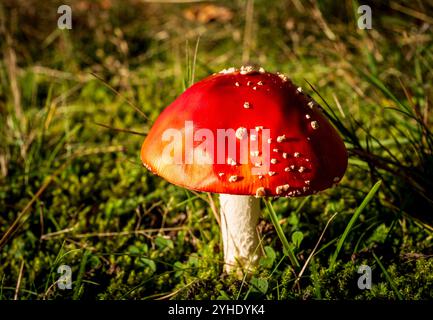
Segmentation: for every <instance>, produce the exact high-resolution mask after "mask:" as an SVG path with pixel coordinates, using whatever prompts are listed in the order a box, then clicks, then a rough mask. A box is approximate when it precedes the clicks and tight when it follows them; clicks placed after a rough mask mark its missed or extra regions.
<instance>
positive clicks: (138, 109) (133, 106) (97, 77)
mask: <svg viewBox="0 0 433 320" xmlns="http://www.w3.org/2000/svg"><path fill="white" fill-rule="evenodd" d="M90 74H91V75H92V76H94V77H95V78H96V79H98V80H99V81H101V82H102V83H103V84H104V85H105V86H106V87H107V88H108V89H110V90H111V91H113V92H114V93H115V94H117V95H118V96H119V97H121V98H122V100H123V101H125V102H126V103H127V104H129V105H130V106H131V107H132V108H133V109H134V110H135V111H137V112H138V113H139V114H141V115H142V116H143V118H144V119H146V120H148V121H150V119H149V117H148V116H146V114H145V113H144V112H143V110H141V109H140V108H139V107H137V106H136V105H135V104H133V103H132V102H131V101H130V100H129V99H127V98H125V97H124V96H123V95H122V94H120V92H119V91H117V90H116V89H114V88H113V87H112V86H111V85H110V84H109V83H108V82H107V81H105V80H104V79H102V78H101V77H100V76H98V75H97V74H96V73H93V72H91V73H90Z"/></svg>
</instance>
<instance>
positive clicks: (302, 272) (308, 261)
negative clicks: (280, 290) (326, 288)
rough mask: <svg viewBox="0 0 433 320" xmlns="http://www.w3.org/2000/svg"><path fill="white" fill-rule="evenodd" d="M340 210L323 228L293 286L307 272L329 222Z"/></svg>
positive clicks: (332, 218)
mask: <svg viewBox="0 0 433 320" xmlns="http://www.w3.org/2000/svg"><path fill="white" fill-rule="evenodd" d="M337 214H338V212H336V213H334V215H333V216H332V217H331V218H329V220H328V222H326V225H325V228H323V231H322V234H321V235H320V237H319V240H317V243H316V245H315V246H314V248H313V250H312V251H311V253H310V255H309V256H308V258H307V260H306V261H305V263H304V266H303V267H302V269H301V271H300V272H299V274H298V277H297V278H296V280H295V283H294V285H293V288H294V287H295V286H296V285H297V284H298V282H299V280H301V277H302V275H303V274H304V272H305V269H307V266H308V264H309V263H310V260H311V259H312V258H313V256H314V254H315V253H316V250H317V248H318V247H319V244H320V242H321V241H322V239H323V236H324V235H325V232H326V230H327V229H328V226H329V224H330V223H331V221H332V220H334V218H335V217H336V216H337Z"/></svg>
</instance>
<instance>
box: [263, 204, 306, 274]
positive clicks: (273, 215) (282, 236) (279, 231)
mask: <svg viewBox="0 0 433 320" xmlns="http://www.w3.org/2000/svg"><path fill="white" fill-rule="evenodd" d="M263 200H264V202H265V205H266V208H268V211H269V216H270V217H271V220H272V224H273V225H274V228H275V231H277V234H278V237H279V238H280V240H281V242H282V243H283V247H284V251H285V253H284V254H285V255H287V256H288V257H289V259H290V262H291V263H292V265H293V266H294V267H296V268H299V267H300V265H299V262H298V259H296V256H295V254H294V253H293V250H292V247H291V246H290V244H289V241H287V238H286V236H285V234H284V232H283V229H282V228H281V226H280V224H279V223H278V217H277V214H276V213H275V210H274V208H273V207H272V204H271V203H270V202H269V200H268V199H263Z"/></svg>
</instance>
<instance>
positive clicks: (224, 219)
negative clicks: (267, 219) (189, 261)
mask: <svg viewBox="0 0 433 320" xmlns="http://www.w3.org/2000/svg"><path fill="white" fill-rule="evenodd" d="M219 197H220V206H221V210H220V213H221V214H220V215H221V232H222V238H223V243H224V262H225V267H224V269H225V271H226V272H228V273H230V272H232V271H236V270H239V269H238V268H239V267H241V268H242V269H243V270H244V271H247V272H248V270H251V269H252V268H253V267H254V266H255V265H256V264H257V262H258V260H259V257H260V255H261V248H259V237H258V234H257V229H256V227H257V222H258V220H259V215H260V199H257V198H255V197H251V196H239V195H230V194H220V196H219Z"/></svg>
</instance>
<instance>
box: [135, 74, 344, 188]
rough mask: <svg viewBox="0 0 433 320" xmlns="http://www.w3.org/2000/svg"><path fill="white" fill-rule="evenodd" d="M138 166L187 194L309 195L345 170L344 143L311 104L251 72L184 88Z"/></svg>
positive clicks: (287, 84) (274, 78)
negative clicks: (191, 191) (190, 191)
mask: <svg viewBox="0 0 433 320" xmlns="http://www.w3.org/2000/svg"><path fill="white" fill-rule="evenodd" d="M224 132H225V134H226V135H225V136H224V134H223V133H224ZM233 135H234V137H233ZM230 139H231V140H230ZM229 140H230V141H231V143H232V144H230V141H229ZM229 146H231V147H234V148H235V154H233V153H230V152H232V151H233V148H231V149H229ZM141 159H142V161H143V164H144V165H145V166H146V167H147V168H148V169H149V170H151V171H152V172H153V173H155V174H157V175H159V176H161V177H163V178H164V179H166V180H167V181H169V182H171V183H173V184H176V185H179V186H182V187H186V188H188V189H192V190H198V191H207V192H215V193H227V194H239V195H256V196H265V195H266V196H304V195H308V194H312V193H315V192H317V191H320V190H324V189H327V188H329V187H331V186H332V185H333V184H335V183H337V182H339V181H340V180H341V178H342V177H343V175H344V172H345V171H346V167H347V151H346V148H345V146H344V143H343V141H342V139H341V138H340V136H339V135H338V133H337V131H336V130H335V129H334V128H333V127H332V125H331V124H330V122H329V121H328V120H327V119H326V117H325V116H324V115H323V114H322V112H321V111H320V108H319V107H318V105H317V103H316V102H315V101H314V100H312V99H311V98H309V97H308V96H307V95H305V94H304V93H303V92H302V89H301V88H298V87H296V86H294V85H293V83H292V82H291V81H290V80H289V79H288V78H287V77H285V76H284V75H281V74H272V73H268V72H265V71H264V70H263V69H262V68H260V70H259V71H256V70H253V69H252V68H251V67H242V68H241V69H240V70H237V69H234V68H231V69H228V70H223V71H222V72H220V73H219V74H214V75H212V76H210V77H207V78H206V79H204V80H201V81H200V82H197V83H196V84H194V85H193V86H191V87H190V88H188V89H187V90H186V91H185V92H184V93H183V94H182V95H180V96H179V97H178V98H177V99H176V100H175V101H174V102H173V103H172V104H170V105H169V106H168V107H167V108H166V109H165V110H164V111H163V112H162V113H161V115H160V116H159V117H158V119H157V120H156V122H155V123H154V125H153V127H152V129H151V130H150V132H149V134H148V136H147V137H146V139H145V141H144V143H143V146H142V149H141Z"/></svg>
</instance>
